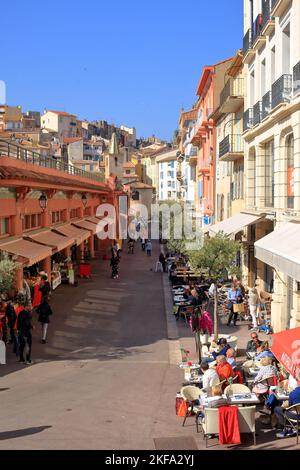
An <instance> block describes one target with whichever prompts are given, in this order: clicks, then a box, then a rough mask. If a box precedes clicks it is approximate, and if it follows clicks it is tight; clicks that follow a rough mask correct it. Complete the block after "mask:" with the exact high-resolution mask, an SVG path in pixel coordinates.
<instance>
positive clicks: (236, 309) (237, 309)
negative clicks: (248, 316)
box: [233, 304, 245, 313]
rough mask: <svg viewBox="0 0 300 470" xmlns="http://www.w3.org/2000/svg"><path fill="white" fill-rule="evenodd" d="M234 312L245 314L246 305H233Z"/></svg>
mask: <svg viewBox="0 0 300 470" xmlns="http://www.w3.org/2000/svg"><path fill="white" fill-rule="evenodd" d="M233 312H234V313H245V305H244V304H234V305H233Z"/></svg>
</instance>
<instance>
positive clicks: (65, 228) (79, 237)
mask: <svg viewBox="0 0 300 470" xmlns="http://www.w3.org/2000/svg"><path fill="white" fill-rule="evenodd" d="M55 231H56V232H58V233H61V234H62V235H65V236H66V237H70V238H73V239H74V240H75V243H76V245H81V243H83V242H84V241H85V240H87V239H88V238H90V236H91V232H89V231H88V230H83V229H81V228H77V227H75V226H74V225H71V224H65V225H61V226H60V227H55Z"/></svg>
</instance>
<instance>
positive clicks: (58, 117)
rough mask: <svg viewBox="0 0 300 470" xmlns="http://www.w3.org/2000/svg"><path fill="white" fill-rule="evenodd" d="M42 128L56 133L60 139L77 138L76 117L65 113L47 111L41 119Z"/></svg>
mask: <svg viewBox="0 0 300 470" xmlns="http://www.w3.org/2000/svg"><path fill="white" fill-rule="evenodd" d="M41 127H42V129H45V130H48V131H50V132H53V131H54V132H56V133H57V134H58V136H59V138H60V139H63V138H64V137H70V138H74V137H76V136H77V121H76V116H75V115H74V114H69V113H66V112H64V111H46V112H45V113H44V114H43V116H42V117H41Z"/></svg>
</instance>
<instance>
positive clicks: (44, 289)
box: [39, 274, 51, 302]
mask: <svg viewBox="0 0 300 470" xmlns="http://www.w3.org/2000/svg"><path fill="white" fill-rule="evenodd" d="M39 291H40V292H41V294H42V299H41V302H42V301H43V299H44V298H45V297H49V295H50V292H51V286H50V282H49V281H48V277H47V275H45V274H44V275H43V276H42V279H41V283H40V287H39Z"/></svg>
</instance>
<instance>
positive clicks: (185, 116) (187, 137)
mask: <svg viewBox="0 0 300 470" xmlns="http://www.w3.org/2000/svg"><path fill="white" fill-rule="evenodd" d="M196 119H197V110H196V109H195V108H194V109H191V110H190V111H183V112H182V113H181V115H180V121H179V135H178V143H179V148H180V151H181V155H180V157H179V158H178V164H179V169H178V181H179V185H180V191H181V193H182V199H183V201H185V202H188V203H190V204H192V205H193V206H194V204H195V190H196V175H197V155H198V148H197V147H195V146H194V145H193V144H192V142H191V140H192V137H193V131H194V125H195V123H196Z"/></svg>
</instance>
